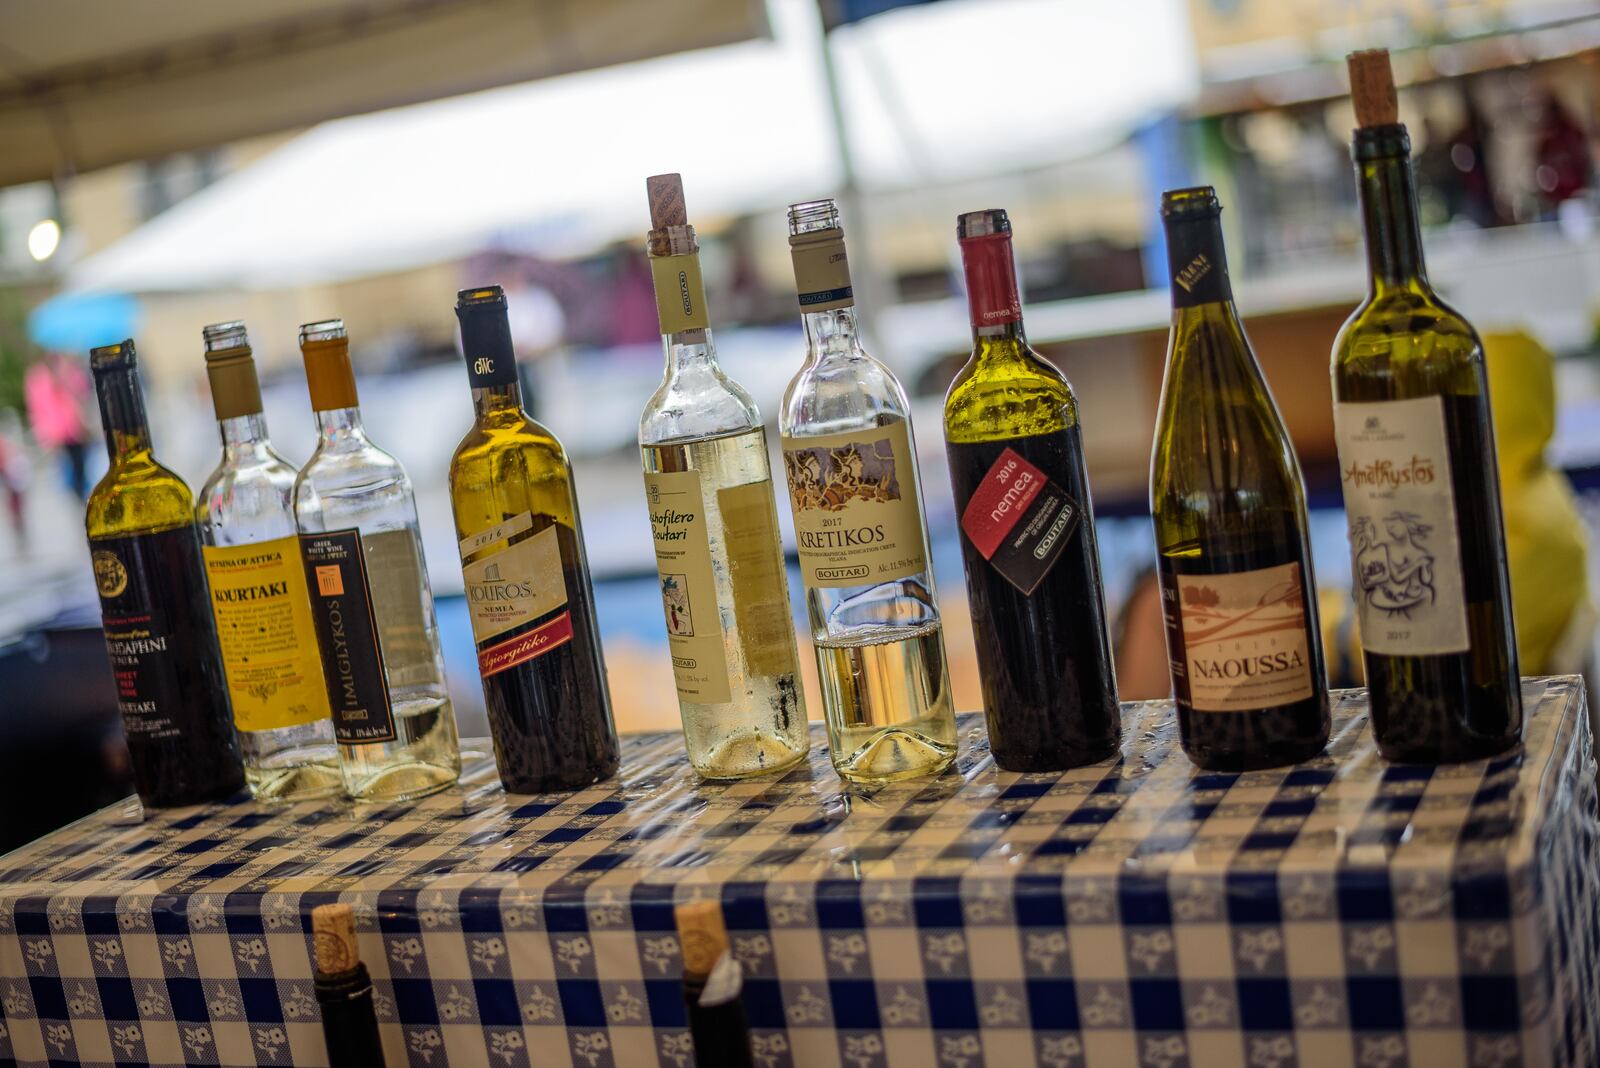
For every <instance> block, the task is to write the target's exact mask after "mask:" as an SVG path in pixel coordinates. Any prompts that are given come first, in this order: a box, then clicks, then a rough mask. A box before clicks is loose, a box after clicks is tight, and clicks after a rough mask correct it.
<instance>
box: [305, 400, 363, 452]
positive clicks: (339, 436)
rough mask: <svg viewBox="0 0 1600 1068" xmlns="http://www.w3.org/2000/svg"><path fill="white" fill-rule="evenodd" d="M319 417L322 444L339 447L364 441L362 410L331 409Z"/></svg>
mask: <svg viewBox="0 0 1600 1068" xmlns="http://www.w3.org/2000/svg"><path fill="white" fill-rule="evenodd" d="M316 415H317V436H318V437H319V438H320V439H321V441H320V443H321V444H326V445H332V446H338V445H341V444H344V443H345V442H349V441H364V440H365V439H366V436H367V433H366V430H365V429H364V428H363V427H362V425H361V409H360V408H355V407H351V408H329V409H327V410H326V411H320V412H317V413H316Z"/></svg>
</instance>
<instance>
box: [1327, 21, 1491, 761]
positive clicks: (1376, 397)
mask: <svg viewBox="0 0 1600 1068" xmlns="http://www.w3.org/2000/svg"><path fill="white" fill-rule="evenodd" d="M1350 83H1351V87H1352V90H1353V93H1354V96H1355V106H1356V120H1357V122H1358V123H1359V124H1360V128H1359V129H1357V130H1356V131H1355V137H1354V141H1353V145H1352V151H1353V154H1354V156H1355V164H1356V183H1357V188H1358V191H1359V194H1360V200H1361V215H1362V223H1363V226H1364V227H1365V230H1366V243H1367V265H1368V286H1367V297H1366V299H1365V300H1364V301H1362V303H1361V306H1360V307H1358V308H1357V309H1356V311H1355V313H1354V314H1353V315H1351V317H1350V319H1349V321H1348V322H1346V323H1345V324H1344V328H1343V329H1342V330H1341V331H1340V332H1339V337H1338V339H1337V340H1336V341H1335V342H1334V346H1333V397H1334V434H1335V436H1336V438H1337V441H1338V447H1339V467H1340V474H1341V477H1342V479H1343V489H1344V506H1345V513H1346V515H1347V516H1348V517H1349V522H1350V552H1351V560H1352V562H1351V574H1352V576H1353V581H1352V586H1353V589H1354V593H1355V599H1356V606H1357V609H1358V612H1359V614H1360V621H1361V647H1362V658H1363V660H1364V661H1365V663H1366V674H1367V686H1368V688H1369V693H1370V699H1371V702H1372V728H1373V733H1374V734H1375V735H1376V736H1377V740H1378V748H1379V749H1380V750H1381V751H1382V752H1383V755H1384V756H1385V757H1387V758H1389V759H1390V760H1401V761H1411V762H1418V763H1430V764H1431V763H1441V762H1448V761H1458V760H1471V759H1474V758H1476V757H1482V756H1488V755H1490V754H1492V753H1498V752H1501V751H1502V750H1505V749H1508V748H1510V747H1511V746H1513V745H1515V744H1516V742H1517V739H1518V738H1519V737H1521V734H1522V690H1521V686H1520V683H1519V679H1518V669H1517V641H1516V634H1515V631H1514V630H1513V623H1512V611H1511V582H1510V576H1509V573H1508V571H1507V567H1506V535H1505V524H1504V520H1503V519H1502V516H1501V509H1500V478H1499V474H1498V471H1499V469H1498V467H1497V466H1496V461H1495V446H1494V425H1493V423H1492V422H1491V420H1490V417H1489V382H1488V379H1487V377H1486V374H1485V369H1484V362H1483V344H1482V342H1480V341H1479V340H1478V335H1477V333H1476V332H1475V331H1474V330H1473V329H1472V326H1471V325H1470V324H1468V322H1467V321H1466V320H1465V319H1463V318H1462V317H1461V316H1460V315H1459V314H1458V313H1457V312H1456V311H1455V310H1454V309H1453V308H1451V307H1450V306H1449V305H1447V304H1445V303H1444V301H1442V300H1441V299H1439V295H1438V294H1437V293H1435V292H1434V290H1433V287H1432V286H1431V285H1430V284H1429V282H1428V277H1427V273H1426V272H1425V271H1424V269H1423V260H1422V238H1421V233H1420V229H1419V227H1418V224H1417V194H1416V188H1415V186H1414V184H1413V180H1412V173H1411V141H1410V138H1409V136H1408V135H1407V133H1406V128H1405V126H1404V125H1402V124H1401V123H1400V122H1399V121H1398V118H1399V112H1398V108H1397V106H1396V100H1395V92H1394V78H1393V75H1392V74H1391V72H1390V70H1389V54H1388V53H1387V52H1384V51H1377V52H1357V53H1355V54H1354V55H1352V56H1351V57H1350Z"/></svg>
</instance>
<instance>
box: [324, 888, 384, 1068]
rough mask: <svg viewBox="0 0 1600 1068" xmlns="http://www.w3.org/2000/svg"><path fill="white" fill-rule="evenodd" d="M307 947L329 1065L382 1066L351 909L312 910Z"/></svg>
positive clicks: (369, 977)
mask: <svg viewBox="0 0 1600 1068" xmlns="http://www.w3.org/2000/svg"><path fill="white" fill-rule="evenodd" d="M311 947H312V953H313V955H314V956H313V960H314V962H315V964H316V969H315V971H314V973H313V974H312V977H311V985H312V989H313V990H315V991H316V995H317V1004H318V1005H320V1006H321V1007H322V1036H323V1038H324V1039H325V1040H326V1042H327V1044H328V1068H384V1058H383V1040H382V1039H380V1038H379V1037H378V1013H377V1007H376V1005H375V1004H374V1003H373V999H372V975H371V974H370V973H369V972H368V971H367V966H366V965H365V964H364V963H362V961H361V951H360V948H359V947H358V946H357V945H356V923H355V914H354V910H352V909H351V908H350V906H349V905H345V904H334V905H318V906H317V907H316V908H314V909H312V910H311Z"/></svg>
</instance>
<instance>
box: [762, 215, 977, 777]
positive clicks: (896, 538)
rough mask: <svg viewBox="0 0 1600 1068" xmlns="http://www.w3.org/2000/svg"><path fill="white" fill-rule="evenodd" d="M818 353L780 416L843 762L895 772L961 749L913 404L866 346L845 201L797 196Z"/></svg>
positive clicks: (801, 275) (937, 764)
mask: <svg viewBox="0 0 1600 1068" xmlns="http://www.w3.org/2000/svg"><path fill="white" fill-rule="evenodd" d="M789 247H790V252H791V254H792V257H793V260H794V276H795V283H796V286H797V288H798V291H799V297H800V310H801V313H802V314H801V317H802V319H803V320H804V321H805V329H806V360H805V364H804V365H803V366H802V367H801V368H800V371H799V373H798V374H796V375H795V376H794V378H793V379H792V380H791V381H790V383H789V388H788V390H787V391H786V392H785V393H784V397H783V409H782V411H781V412H780V413H779V417H778V429H779V432H780V433H781V435H782V437H783V462H784V469H785V473H786V474H787V476H788V480H789V504H790V505H791V507H792V508H793V509H794V527H795V539H796V542H797V544H798V546H799V552H800V574H801V577H802V579H803V580H804V582H805V587H806V606H807V609H808V613H809V617H810V623H811V640H812V644H813V645H814V646H815V648H816V654H817V674H818V675H819V676H820V678H821V682H822V705H823V710H824V712H825V713H826V715H827V720H828V748H829V755H830V757H831V758H832V760H833V767H834V770H836V771H837V772H838V773H839V775H840V776H841V777H843V778H845V779H850V780H853V781H858V782H889V781H893V780H895V779H905V778H910V777H912V776H916V775H931V774H936V773H937V772H939V771H942V770H943V769H944V768H945V767H947V766H948V765H949V763H950V762H951V761H952V760H954V759H955V756H956V722H955V712H954V708H953V704H952V699H951V695H950V671H949V668H948V666H947V665H946V662H945V651H944V632H943V630H942V629H941V626H940V621H939V604H938V598H937V596H936V594H935V592H934V587H933V560H932V555H931V554H930V553H929V551H928V529H927V521H926V519H925V518H924V516H923V514H922V485H921V476H920V475H919V474H918V471H917V453H916V447H915V444H914V442H913V440H912V436H911V405H910V402H909V401H908V400H907V399H906V392H905V390H904V389H902V388H900V383H899V381H898V380H897V379H896V378H895V377H894V373H893V372H892V371H890V370H889V368H887V367H885V366H884V365H883V364H881V363H879V362H878V361H877V360H875V359H873V358H872V357H871V356H869V355H867V353H866V351H865V350H864V349H863V348H862V347H861V339H860V337H859V336H858V335H857V333H856V318H855V316H856V313H855V296H854V291H853V290H852V288H851V286H850V265H849V262H848V260H847V259H846V257H845V249H844V231H843V230H842V229H841V228H840V225H839V209H838V207H837V206H836V205H835V204H834V202H833V201H832V200H816V201H809V202H806V203H803V204H794V205H791V206H790V208H789Z"/></svg>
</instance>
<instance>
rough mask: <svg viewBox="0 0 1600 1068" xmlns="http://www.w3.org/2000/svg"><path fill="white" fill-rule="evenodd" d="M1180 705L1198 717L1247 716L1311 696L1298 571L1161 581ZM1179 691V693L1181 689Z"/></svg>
mask: <svg viewBox="0 0 1600 1068" xmlns="http://www.w3.org/2000/svg"><path fill="white" fill-rule="evenodd" d="M1161 585H1162V590H1161V595H1162V601H1163V604H1162V609H1163V611H1164V612H1165V613H1166V617H1167V630H1168V634H1169V636H1170V637H1171V638H1173V639H1176V640H1174V641H1173V642H1172V646H1173V648H1172V650H1171V652H1172V653H1173V664H1172V668H1173V675H1174V676H1175V677H1176V679H1177V680H1179V682H1180V684H1179V685H1178V686H1177V687H1176V689H1177V690H1178V696H1179V698H1180V699H1182V698H1183V697H1184V693H1183V691H1184V689H1185V688H1187V690H1188V696H1187V703H1188V705H1189V707H1190V708H1192V709H1194V710H1196V711H1199V712H1249V711H1252V710H1254V709H1258V708H1272V707H1273V706H1275V705H1288V704H1293V703H1294V702H1296V701H1304V700H1305V699H1306V698H1308V697H1310V696H1311V695H1312V693H1313V692H1314V687H1313V680H1312V678H1311V670H1312V660H1311V654H1310V650H1309V649H1308V648H1307V645H1306V641H1307V638H1306V635H1307V627H1306V605H1305V588H1304V585H1303V583H1302V582H1301V578H1300V565H1299V564H1298V563H1289V564H1280V565H1278V566H1277V567H1264V568H1262V569H1261V570H1259V571H1240V572H1235V573H1234V574H1231V575H1173V574H1168V573H1166V572H1163V574H1162V583H1161ZM1185 684H1186V686H1185Z"/></svg>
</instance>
